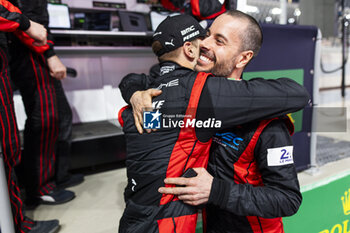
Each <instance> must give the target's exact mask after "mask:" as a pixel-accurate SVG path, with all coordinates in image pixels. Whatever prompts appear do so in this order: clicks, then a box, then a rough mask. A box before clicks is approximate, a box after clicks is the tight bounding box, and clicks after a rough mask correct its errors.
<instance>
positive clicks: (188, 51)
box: [183, 41, 196, 59]
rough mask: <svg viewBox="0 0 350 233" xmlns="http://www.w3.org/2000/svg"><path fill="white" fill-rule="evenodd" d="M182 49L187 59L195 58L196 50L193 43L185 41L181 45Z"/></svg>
mask: <svg viewBox="0 0 350 233" xmlns="http://www.w3.org/2000/svg"><path fill="white" fill-rule="evenodd" d="M183 50H184V53H185V55H186V56H187V57H188V58H189V59H195V58H196V50H195V47H194V46H193V44H192V43H191V42H189V41H186V42H185V43H184V45H183Z"/></svg>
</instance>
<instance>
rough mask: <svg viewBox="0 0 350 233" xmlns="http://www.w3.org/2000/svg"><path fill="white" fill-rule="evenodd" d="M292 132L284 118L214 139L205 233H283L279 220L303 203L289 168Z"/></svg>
mask: <svg viewBox="0 0 350 233" xmlns="http://www.w3.org/2000/svg"><path fill="white" fill-rule="evenodd" d="M293 130H294V127H293V124H292V123H291V121H290V120H289V118H287V117H286V118H283V119H272V120H263V121H261V122H254V123H249V124H246V125H243V126H241V127H236V128H233V129H231V130H230V131H229V132H225V133H217V134H216V135H215V136H214V137H213V145H212V147H211V153H210V159H209V160H210V161H209V165H208V171H209V172H210V173H211V174H212V175H213V176H214V180H213V184H212V190H211V194H210V197H209V201H208V205H207V208H206V211H207V232H208V233H211V232H215V233H220V232H222V233H224V232H225V233H241V232H246V233H263V232H264V233H267V232H268V233H283V232H284V230H283V223H282V218H281V217H285V216H290V215H293V214H295V213H296V212H297V210H298V208H299V206H300V204H301V200H302V196H301V193H300V190H299V182H298V178H297V173H296V170H295V166H294V163H293V144H292V140H291V137H290V135H291V134H292V133H293Z"/></svg>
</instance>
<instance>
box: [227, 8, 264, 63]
mask: <svg viewBox="0 0 350 233" xmlns="http://www.w3.org/2000/svg"><path fill="white" fill-rule="evenodd" d="M224 14H227V15H230V16H232V17H234V18H239V19H245V20H247V21H248V25H247V28H246V30H244V33H243V34H242V35H241V39H242V51H245V50H252V51H253V53H254V57H255V56H257V55H258V53H259V50H260V48H261V45H262V41H263V34H262V30H261V27H260V25H259V23H258V22H257V21H256V19H254V18H253V17H252V16H250V15H248V14H245V13H243V12H241V11H238V10H229V11H226V12H225V13H224Z"/></svg>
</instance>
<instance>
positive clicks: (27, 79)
mask: <svg viewBox="0 0 350 233" xmlns="http://www.w3.org/2000/svg"><path fill="white" fill-rule="evenodd" d="M9 50H10V55H11V60H10V68H11V76H12V80H13V82H14V84H15V85H16V86H17V88H19V90H20V93H21V96H22V100H23V103H24V107H25V112H26V115H27V120H26V123H25V129H24V152H23V159H22V163H23V164H22V166H21V167H22V169H21V172H20V173H19V174H21V175H20V176H21V177H20V180H21V181H23V184H24V187H25V189H26V193H27V195H28V196H29V197H34V196H38V195H39V196H40V195H45V194H47V193H50V192H51V191H52V190H54V189H55V187H56V180H57V181H58V182H60V181H62V180H64V179H66V176H68V168H69V156H70V144H71V132H72V111H71V109H70V106H69V104H68V101H67V98H66V96H65V93H64V90H63V88H62V84H61V81H59V80H56V79H54V78H53V77H51V76H50V74H49V68H48V65H47V61H46V59H45V57H44V56H43V55H40V54H36V53H34V52H32V51H30V50H29V49H27V48H26V47H25V46H24V45H22V44H21V42H19V41H18V40H16V39H12V40H11V43H10V45H9ZM21 183H22V182H21Z"/></svg>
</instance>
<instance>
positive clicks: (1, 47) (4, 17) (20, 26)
mask: <svg viewBox="0 0 350 233" xmlns="http://www.w3.org/2000/svg"><path fill="white" fill-rule="evenodd" d="M0 16H1V19H0V31H2V32H1V33H0V61H1V63H0V64H1V72H0V78H1V81H0V144H1V146H2V154H3V156H4V164H5V171H6V177H7V182H8V190H9V196H10V200H9V201H10V202H11V208H12V214H13V219H14V224H15V231H16V233H27V232H30V233H53V232H55V231H56V230H57V229H58V228H59V224H58V220H51V221H33V220H31V219H29V218H28V217H25V213H24V208H23V203H22V200H21V196H20V191H19V188H18V186H17V179H16V175H15V170H14V169H15V167H16V166H17V165H18V164H19V163H20V160H21V145H20V138H19V134H18V129H17V123H16V118H15V112H14V105H13V92H12V88H11V85H10V79H9V78H10V71H9V66H8V53H7V38H6V36H5V33H4V32H15V33H16V34H21V35H23V34H25V33H26V34H27V36H28V38H30V37H31V38H32V41H31V45H32V46H45V45H46V36H47V31H46V29H45V28H44V27H43V26H42V25H40V24H37V23H35V22H33V21H31V20H29V19H28V18H27V17H26V16H24V15H23V14H22V13H21V11H20V10H19V9H18V8H17V7H15V6H13V5H12V4H11V3H10V2H8V1H4V0H0Z"/></svg>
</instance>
